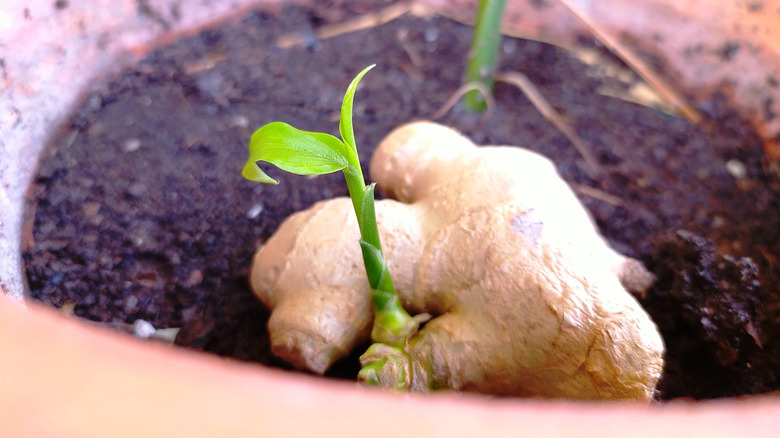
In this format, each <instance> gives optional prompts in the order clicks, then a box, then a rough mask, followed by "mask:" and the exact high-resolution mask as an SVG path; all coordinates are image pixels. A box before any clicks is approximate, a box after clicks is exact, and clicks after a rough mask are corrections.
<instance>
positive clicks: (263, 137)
mask: <svg viewBox="0 0 780 438" xmlns="http://www.w3.org/2000/svg"><path fill="white" fill-rule="evenodd" d="M258 161H266V162H269V163H271V164H273V165H274V166H276V167H278V168H280V169H282V170H285V171H287V172H290V173H294V174H297V175H324V174H326V173H332V172H336V171H338V170H341V169H344V168H345V167H347V157H346V153H345V148H344V143H342V142H341V140H339V139H338V138H336V137H334V136H332V135H329V134H323V133H319V132H308V131H301V130H300V129H296V128H294V127H292V126H290V125H288V124H286V123H282V122H274V123H269V124H268V125H265V126H263V127H262V128H260V129H258V130H257V131H255V133H254V134H253V135H252V139H251V141H250V142H249V159H248V160H247V162H246V164H245V165H244V169H243V171H242V174H243V175H244V177H245V178H247V179H250V180H252V181H259V182H265V183H272V184H275V183H276V181H275V180H274V179H273V178H271V177H269V176H268V175H266V173H265V172H263V171H262V170H261V169H260V167H258V166H257V162H258Z"/></svg>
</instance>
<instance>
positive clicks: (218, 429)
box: [0, 0, 780, 437]
mask: <svg viewBox="0 0 780 438" xmlns="http://www.w3.org/2000/svg"><path fill="white" fill-rule="evenodd" d="M274 2H275V0H268V1H265V2H264V3H266V4H271V3H274ZM253 3H258V1H256V0H255V1H253V0H232V1H231V2H218V1H209V0H198V1H193V2H188V3H186V4H184V3H180V2H178V1H176V0H148V1H146V2H134V1H130V0H119V1H107V0H91V1H82V2H67V1H57V2H54V1H52V0H49V1H43V0H31V1H30V0H28V1H27V2H24V4H22V2H17V1H13V0H11V1H10V2H9V1H5V2H4V3H3V5H2V6H0V50H2V51H0V58H2V62H1V63H0V93H2V98H0V146H2V147H0V291H2V293H0V425H2V427H1V428H0V430H2V431H3V435H4V436H14V437H16V436H59V437H77V436H78V437H91V436H94V437H104V436H112V437H118V436H133V437H136V436H148V437H151V436H225V437H230V436H244V435H246V436H307V437H310V436H331V435H332V436H353V435H360V436H363V435H366V434H368V433H371V434H372V436H377V437H378V436H391V435H398V434H405V433H414V434H420V435H421V436H445V435H446V436H449V437H453V436H478V435H483V434H486V433H488V434H490V435H491V436H522V435H524V434H525V433H528V434H533V435H534V436H564V435H566V434H570V433H571V434H576V435H577V436H599V437H607V436H626V435H627V434H630V436H657V435H660V436H699V435H701V436H707V437H717V436H724V437H726V436H728V437H734V436H743V435H744V436H747V435H758V436H762V435H763V436H771V435H772V434H773V433H776V430H775V429H776V426H777V423H778V421H777V418H778V415H780V397H778V396H770V395H768V396H760V397H749V398H744V399H739V400H728V401H715V402H707V403H686V402H675V403H669V404H665V405H662V406H640V405H634V404H618V403H612V404H584V403H572V402H542V401H522V400H506V399H490V398H483V397H475V396H463V395H454V394H447V395H433V396H423V395H397V394H389V393H382V392H379V391H375V390H369V389H365V388H360V387H357V386H355V385H353V384H348V383H335V382H329V381H325V380H322V379H314V378H311V377H308V376H305V375H298V374H294V373H283V372H279V371H275V370H270V369H265V368H263V367H260V366H256V365H247V364H242V363H239V362H236V361H231V360H225V359H219V358H216V357H212V356H209V355H206V354H198V353H193V352H188V351H185V350H183V349H177V348H171V347H166V346H161V345H157V344H151V343H146V342H141V341H136V340H133V339H131V338H129V337H126V336H120V335H117V334H114V333H109V332H104V331H102V330H100V329H98V328H95V327H92V326H89V325H86V324H84V323H82V322H79V321H78V320H75V319H71V318H67V317H64V316H62V315H59V314H57V313H56V312H55V311H53V310H50V309H45V308H43V307H41V306H39V305H36V304H32V303H25V302H24V296H25V292H24V280H23V277H22V270H21V267H20V266H21V265H20V256H19V254H20V250H19V249H20V248H19V242H20V241H21V237H22V234H23V233H24V232H29V231H30V230H22V224H23V222H24V221H23V211H22V207H23V199H24V194H25V191H26V187H27V185H28V183H29V181H30V179H31V177H32V175H33V173H34V170H35V167H36V159H37V155H38V154H39V153H40V151H41V149H42V147H43V145H44V144H45V142H46V141H47V139H48V138H49V137H50V136H52V135H56V132H57V130H56V127H57V125H58V123H60V122H61V121H62V120H63V119H64V117H65V116H66V114H67V112H68V110H69V109H70V108H71V107H72V106H73V105H74V103H75V102H76V100H77V98H78V96H79V95H80V92H81V90H83V89H85V88H87V86H88V85H89V83H90V82H92V81H94V80H95V79H96V78H99V77H100V76H101V75H103V74H105V73H106V72H107V71H108V70H110V69H112V68H116V66H117V65H121V64H122V60H126V59H132V55H130V56H129V58H128V53H129V54H132V53H136V54H137V53H142V52H144V51H145V47H147V46H149V45H153V44H155V43H156V42H158V41H160V40H165V39H171V38H175V37H176V36H178V35H180V34H181V33H183V32H189V31H191V30H194V29H198V28H200V27H202V26H204V25H208V24H209V23H211V22H213V20H215V19H216V18H224V17H227V16H230V15H236V14H239V13H240V12H241V11H242V10H243V9H244V8H246V7H248V6H250V5H251V4H253ZM431 3H441V2H437V1H433V0H431ZM510 3H511V2H510ZM590 3H591V4H592V5H591V6H593V5H598V4H601V5H602V7H603V4H605V3H607V2H601V1H599V2H590ZM613 3H618V4H620V5H623V6H625V5H626V4H629V3H631V2H628V1H619V2H613ZM635 3H637V7H639V8H644V7H654V6H653V5H656V6H657V5H659V4H661V5H663V4H666V5H667V6H668V5H669V4H670V3H669V2H668V1H665V0H657V1H655V2H649V1H644V2H635ZM640 3H641V4H640ZM688 3H690V4H693V5H695V4H700V2H696V1H691V2H688ZM735 3H736V2H735ZM754 3H762V4H764V3H770V2H769V1H766V2H754ZM648 5H650V6H648ZM728 5H731V2H728ZM593 7H596V6H593ZM729 7H730V6H729ZM765 7H766V6H765ZM710 8H712V6H710V7H709V8H707V9H706V10H707V11H708V12H707V13H706V14H703V13H702V14H703V15H697V14H699V13H698V12H696V11H697V9H696V8H692V9H691V10H692V11H694V12H693V13H691V14H690V15H688V16H687V19H688V20H694V22H695V20H697V19H700V20H701V19H706V20H709V19H710V18H711V15H712V14H711V13H710V12H709V11H710V10H711V9H710ZM724 8H727V7H726V6H724ZM699 9H701V8H699ZM767 10H769V9H767ZM777 10H778V8H777V7H773V9H771V11H772V13H773V14H775V15H774V18H775V19H777V17H778V16H777V13H776V11H777ZM667 11H671V12H670V13H673V14H675V17H677V16H678V15H679V14H678V12H676V11H674V10H672V9H668V8H667ZM636 15H641V14H640V13H637V14H636ZM701 17H704V18H701ZM569 23H571V24H570V25H569V27H568V28H567V27H565V26H564V27H563V28H562V29H558V30H555V31H554V32H553V33H554V34H556V35H558V37H559V38H561V39H562V40H564V39H565V38H564V36H565V35H567V34H570V33H571V31H570V30H567V29H573V28H575V27H576V26H577V24H576V23H577V22H576V21H569ZM510 24H511V23H510ZM711 24H712V23H710V22H708V26H709V27H712V25H711ZM611 26H612V27H610V28H614V29H615V30H620V26H617V25H614V23H613V25H611ZM636 32H637V35H638V36H642V34H643V33H644V32H643V31H639V30H637V31H636ZM724 32H725V31H724ZM777 47H779V45H774V46H771V50H770V51H769V52H765V54H766V55H767V56H769V57H770V58H771V61H772V62H774V59H775V58H777V53H776V48H777ZM683 76H685V75H683ZM710 85H711V84H708V86H710ZM777 101H778V100H775V102H777ZM767 129H769V132H770V133H772V132H774V131H771V127H770V128H767ZM769 137H771V136H769ZM769 137H768V138H769Z"/></svg>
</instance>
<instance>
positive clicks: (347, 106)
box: [339, 64, 376, 159]
mask: <svg viewBox="0 0 780 438" xmlns="http://www.w3.org/2000/svg"><path fill="white" fill-rule="evenodd" d="M375 66H376V64H371V65H369V66H368V67H366V68H364V69H363V71H361V72H360V73H358V75H357V76H355V79H352V82H351V83H350V84H349V87H347V93H346V94H345V95H344V101H343V102H342V103H341V119H340V120H339V133H340V134H341V138H342V140H344V145H345V146H346V148H347V149H348V150H349V151H350V152H351V153H352V154H353V158H355V159H357V156H358V153H357V145H356V144H355V132H354V131H353V129H352V103H353V101H354V100H355V91H357V86H358V83H360V80H361V79H363V76H365V75H366V73H368V71H369V70H371V69H372V68H374V67H375Z"/></svg>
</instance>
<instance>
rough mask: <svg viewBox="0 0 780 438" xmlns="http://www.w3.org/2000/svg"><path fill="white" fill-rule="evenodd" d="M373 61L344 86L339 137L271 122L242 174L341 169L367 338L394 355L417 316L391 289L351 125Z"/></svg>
mask: <svg viewBox="0 0 780 438" xmlns="http://www.w3.org/2000/svg"><path fill="white" fill-rule="evenodd" d="M374 66H375V64H374V65H371V66H368V67H366V68H365V69H364V70H363V71H361V72H360V73H359V74H358V75H357V76H356V77H355V79H353V80H352V83H351V84H350V85H349V88H347V92H346V94H345V95H344V101H343V103H342V105H341V118H340V121H339V133H340V134H341V140H340V139H338V138H336V137H334V136H332V135H330V134H325V133H320V132H308V131H302V130H299V129H296V128H294V127H292V126H290V125H288V124H286V123H282V122H274V123H269V124H267V125H265V126H263V127H261V128H260V129H258V130H257V131H255V133H254V134H253V135H252V139H251V140H250V143H249V159H248V160H247V162H246V164H245V165H244V169H243V171H242V175H243V176H244V177H245V178H247V179H249V180H252V181H257V182H262V183H270V184H277V181H276V180H274V179H273V178H271V177H269V176H268V175H267V174H266V173H265V172H263V171H262V169H260V167H259V166H258V165H257V162H258V161H265V162H268V163H271V164H273V165H275V166H276V167H278V168H280V169H282V170H284V171H287V172H290V173H294V174H297V175H324V174H328V173H333V172H336V171H339V170H341V171H342V172H344V178H345V179H346V182H347V188H348V189H349V196H350V198H351V200H352V205H353V207H354V209H355V215H356V216H357V221H358V226H359V227H360V241H359V243H360V248H361V250H362V253H363V264H364V265H365V269H366V276H367V277H368V283H369V286H370V294H371V299H372V301H373V303H374V325H373V328H372V331H371V339H372V341H373V342H374V343H375V344H374V345H372V347H374V346H376V345H377V344H381V345H382V346H383V347H384V346H386V347H389V348H390V349H392V350H393V353H392V356H397V355H399V354H400V355H402V356H403V357H407V358H408V355H407V354H406V352H405V350H404V347H405V345H406V340H407V339H408V338H409V337H410V336H411V335H413V334H414V333H415V332H416V331H417V326H418V321H419V318H413V317H412V316H410V315H409V314H408V313H407V312H406V310H404V308H403V306H402V305H401V303H400V301H399V299H398V295H397V294H396V292H395V287H394V286H393V280H392V277H391V276H390V271H389V269H388V267H387V262H386V261H385V257H384V255H383V253H382V245H381V243H380V241H379V229H378V228H377V222H376V214H375V209H374V186H375V184H371V185H366V183H365V180H364V179H363V171H362V170H361V168H360V159H359V157H358V151H357V145H356V144H355V134H354V131H353V129H352V103H353V100H354V97H355V90H356V89H357V86H358V83H359V82H360V80H361V79H362V78H363V76H364V75H365V74H366V73H367V72H368V71H369V70H371V69H372V68H373V67H374ZM369 350H370V351H375V350H377V348H373V349H372V348H371V347H370V348H369ZM380 350H381V349H380ZM388 359H390V361H391V362H393V360H394V358H393V357H383V358H381V359H379V360H376V361H373V362H370V363H368V364H366V365H365V366H364V368H363V369H362V370H361V371H360V374H359V376H358V378H359V379H360V380H361V381H363V382H367V383H370V384H380V383H381V378H380V374H379V373H378V371H380V370H381V368H382V367H383V366H385V364H386V363H388ZM396 386H397V385H396Z"/></svg>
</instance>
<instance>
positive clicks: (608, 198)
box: [574, 185, 626, 207]
mask: <svg viewBox="0 0 780 438" xmlns="http://www.w3.org/2000/svg"><path fill="white" fill-rule="evenodd" d="M574 190H575V191H576V192H577V193H580V194H583V195H585V196H588V197H590V198H593V199H598V200H599V201H603V202H606V203H607V204H610V205H615V206H618V207H625V206H626V205H625V203H624V202H623V200H622V199H620V198H618V197H617V196H615V195H611V194H609V193H607V192H605V191H603V190H599V189H597V188H595V187H590V186H583V185H576V186H574Z"/></svg>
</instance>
